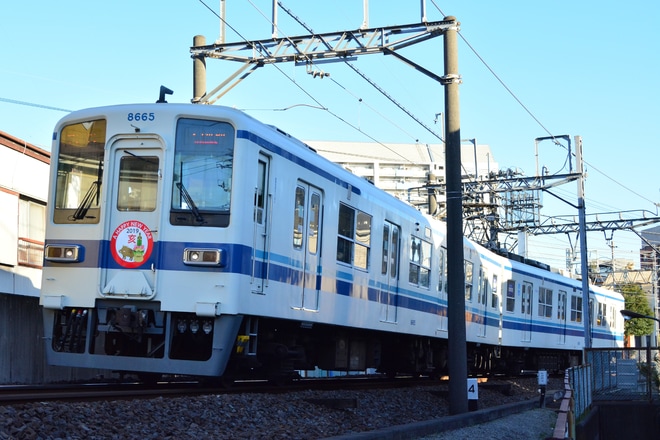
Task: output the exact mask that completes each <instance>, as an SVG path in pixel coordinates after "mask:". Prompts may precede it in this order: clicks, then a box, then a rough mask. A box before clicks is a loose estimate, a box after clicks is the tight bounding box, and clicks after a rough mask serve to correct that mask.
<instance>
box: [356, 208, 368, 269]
mask: <svg viewBox="0 0 660 440" xmlns="http://www.w3.org/2000/svg"><path fill="white" fill-rule="evenodd" d="M355 232H356V233H355V259H354V260H353V264H354V265H355V266H357V267H359V268H360V269H366V268H367V267H369V249H370V248H371V216H370V215H369V214H365V213H364V212H362V211H358V212H357V223H356V225H355Z"/></svg>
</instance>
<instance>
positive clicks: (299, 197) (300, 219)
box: [293, 186, 305, 249]
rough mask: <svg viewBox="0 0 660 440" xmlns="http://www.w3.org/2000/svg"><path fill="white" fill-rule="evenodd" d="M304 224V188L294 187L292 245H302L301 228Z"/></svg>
mask: <svg viewBox="0 0 660 440" xmlns="http://www.w3.org/2000/svg"><path fill="white" fill-rule="evenodd" d="M304 224H305V188H301V187H300V186H298V187H296V201H295V205H294V209H293V247H294V248H296V249H300V248H302V246H303V235H304V234H303V228H304Z"/></svg>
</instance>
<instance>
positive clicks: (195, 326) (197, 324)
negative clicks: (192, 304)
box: [190, 319, 199, 335]
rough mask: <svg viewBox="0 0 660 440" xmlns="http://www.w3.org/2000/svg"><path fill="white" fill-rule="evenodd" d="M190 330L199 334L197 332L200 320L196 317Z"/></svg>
mask: <svg viewBox="0 0 660 440" xmlns="http://www.w3.org/2000/svg"><path fill="white" fill-rule="evenodd" d="M190 331H191V332H193V334H194V335H196V334H197V332H198V331H199V321H198V320H196V319H194V320H192V321H190Z"/></svg>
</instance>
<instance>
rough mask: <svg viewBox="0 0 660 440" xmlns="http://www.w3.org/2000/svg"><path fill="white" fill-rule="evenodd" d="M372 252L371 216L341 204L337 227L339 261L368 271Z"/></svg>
mask: <svg viewBox="0 0 660 440" xmlns="http://www.w3.org/2000/svg"><path fill="white" fill-rule="evenodd" d="M370 250H371V216H370V215H369V214H366V213H364V212H362V211H359V210H357V209H354V208H351V207H350V206H347V205H344V204H343V203H340V204H339V223H338V226H337V261H341V262H343V263H347V264H352V265H353V266H355V267H357V268H360V269H367V268H368V267H369V253H370Z"/></svg>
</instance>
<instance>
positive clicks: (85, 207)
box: [71, 180, 101, 220]
mask: <svg viewBox="0 0 660 440" xmlns="http://www.w3.org/2000/svg"><path fill="white" fill-rule="evenodd" d="M100 192H101V181H100V180H95V181H93V182H92V184H91V185H90V186H89V189H88V190H87V192H86V193H85V197H83V199H82V201H81V202H80V205H78V208H76V212H74V213H73V215H72V216H71V217H72V218H73V220H82V219H84V218H85V216H86V215H87V211H89V208H90V207H91V206H92V202H93V201H94V198H95V197H96V199H97V200H98V197H99V193H100Z"/></svg>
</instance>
